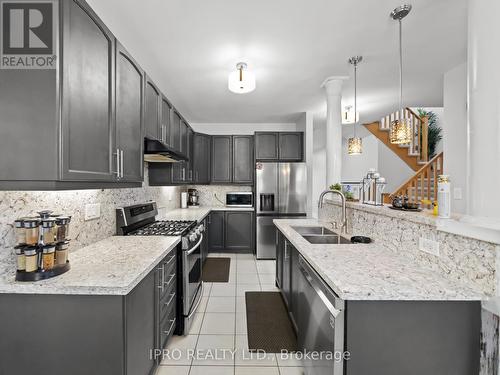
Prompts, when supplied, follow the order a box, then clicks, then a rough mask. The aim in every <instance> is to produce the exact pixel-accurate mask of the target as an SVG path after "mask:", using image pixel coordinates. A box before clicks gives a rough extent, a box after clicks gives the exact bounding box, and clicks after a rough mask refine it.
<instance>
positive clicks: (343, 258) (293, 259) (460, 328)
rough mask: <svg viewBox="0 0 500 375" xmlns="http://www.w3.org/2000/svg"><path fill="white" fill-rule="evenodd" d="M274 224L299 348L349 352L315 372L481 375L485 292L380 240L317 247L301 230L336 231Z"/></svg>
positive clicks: (281, 279)
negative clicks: (390, 248)
mask: <svg viewBox="0 0 500 375" xmlns="http://www.w3.org/2000/svg"><path fill="white" fill-rule="evenodd" d="M274 224H275V226H276V227H277V229H278V237H277V271H276V284H277V286H278V287H279V289H280V291H281V294H282V296H283V300H284V302H285V305H286V306H287V309H288V312H289V315H290V317H291V320H292V322H293V325H294V327H295V329H296V332H297V336H298V342H299V348H300V349H301V350H306V351H324V350H328V351H331V352H334V353H348V359H344V360H341V361H322V362H321V361H320V362H319V363H318V362H316V363H313V362H314V361H312V362H311V361H309V362H308V361H306V362H305V363H304V365H305V366H306V367H309V366H324V367H326V368H328V371H329V373H332V372H333V373H334V374H337V373H340V374H346V375H364V374H368V373H377V374H384V375H400V374H405V375H420V374H454V375H459V374H460V375H471V374H478V373H479V357H480V354H479V350H480V331H481V300H483V299H485V298H486V297H485V295H484V293H482V291H481V290H479V289H478V288H474V286H472V285H468V284H462V283H459V282H456V281H454V280H451V279H448V278H447V277H445V276H444V275H441V274H439V273H437V272H436V271H435V270H432V269H429V268H425V267H423V266H422V265H420V264H419V263H417V262H416V261H414V260H412V259H409V258H406V257H403V256H401V255H399V254H397V253H394V252H393V251H390V250H388V249H387V248H385V246H384V245H383V244H382V243H379V242H378V241H375V242H373V243H371V244H349V243H344V244H311V243H309V242H308V241H307V240H306V239H305V238H304V237H303V236H302V235H301V234H300V233H299V232H298V230H299V229H300V230H302V231H303V230H304V228H306V229H307V227H326V228H327V229H330V230H332V232H334V231H333V228H331V226H330V224H328V223H325V222H321V221H318V220H313V219H304V220H284V219H281V220H275V221H274ZM337 234H338V233H337ZM344 358H345V357H344ZM423 358H425V360H423Z"/></svg>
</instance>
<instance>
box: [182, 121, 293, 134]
mask: <svg viewBox="0 0 500 375" xmlns="http://www.w3.org/2000/svg"><path fill="white" fill-rule="evenodd" d="M190 125H191V127H192V128H193V129H194V130H195V131H197V132H201V133H207V134H212V135H217V134H219V135H220V134H222V135H225V134H240V135H241V134H253V133H254V132H260V131H295V130H296V129H297V125H296V124H295V123H262V124H259V123H190Z"/></svg>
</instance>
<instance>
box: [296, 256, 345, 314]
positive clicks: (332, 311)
mask: <svg viewBox="0 0 500 375" xmlns="http://www.w3.org/2000/svg"><path fill="white" fill-rule="evenodd" d="M299 268H300V271H301V272H302V274H303V275H304V277H305V279H306V280H307V282H308V283H309V285H310V286H311V288H313V290H314V291H315V292H316V294H317V295H318V297H319V298H321V301H322V302H323V303H324V304H325V306H326V308H327V309H328V311H329V312H330V314H332V315H333V317H334V318H337V316H339V314H340V313H341V312H342V310H339V309H337V308H336V307H335V306H333V304H332V302H331V301H330V300H329V299H328V297H327V296H326V295H325V293H324V292H323V291H322V290H321V288H320V287H319V285H318V283H317V282H316V281H315V280H314V279H313V277H312V276H311V275H310V273H309V271H308V270H306V269H305V267H304V264H303V261H302V259H301V261H300V262H299Z"/></svg>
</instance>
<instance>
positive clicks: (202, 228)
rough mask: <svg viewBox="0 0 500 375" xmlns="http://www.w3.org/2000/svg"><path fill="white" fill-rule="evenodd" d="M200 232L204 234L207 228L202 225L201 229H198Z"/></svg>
mask: <svg viewBox="0 0 500 375" xmlns="http://www.w3.org/2000/svg"><path fill="white" fill-rule="evenodd" d="M198 230H199V231H200V233H201V232H204V231H205V226H204V225H203V224H201V225H200V226H199V227H198Z"/></svg>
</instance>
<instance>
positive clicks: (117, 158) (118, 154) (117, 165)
mask: <svg viewBox="0 0 500 375" xmlns="http://www.w3.org/2000/svg"><path fill="white" fill-rule="evenodd" d="M113 155H115V156H116V172H113V174H116V178H117V179H120V149H119V148H117V149H116V152H115V153H113Z"/></svg>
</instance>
